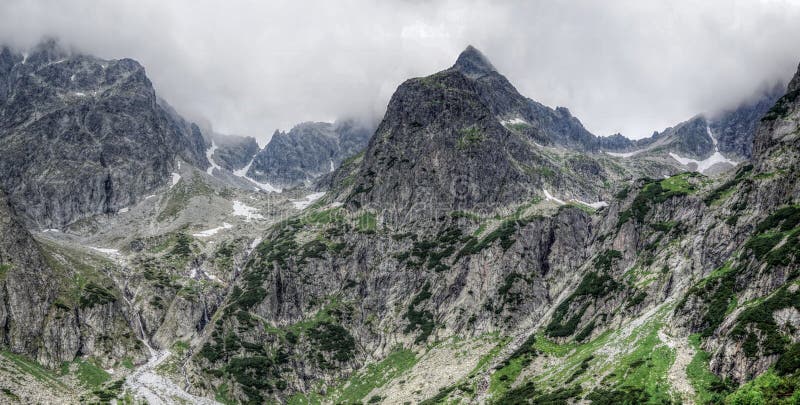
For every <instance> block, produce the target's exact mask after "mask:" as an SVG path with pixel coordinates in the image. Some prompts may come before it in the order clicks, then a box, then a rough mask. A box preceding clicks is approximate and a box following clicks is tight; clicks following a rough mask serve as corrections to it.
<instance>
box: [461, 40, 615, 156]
mask: <svg viewBox="0 0 800 405" xmlns="http://www.w3.org/2000/svg"><path fill="white" fill-rule="evenodd" d="M451 70H456V71H459V72H461V73H463V74H464V75H465V76H466V77H468V78H469V79H471V80H473V81H474V85H475V91H476V92H477V93H478V95H479V97H480V99H481V101H482V102H483V103H484V104H485V105H486V106H487V107H488V108H489V110H490V111H491V112H492V114H493V115H495V116H497V117H499V118H500V119H501V120H503V121H504V122H508V123H511V124H522V125H524V126H526V127H527V128H524V131H525V132H526V134H528V135H529V136H531V137H532V138H533V139H535V140H536V141H537V142H539V143H542V144H545V145H556V146H561V147H566V148H571V149H576V150H584V151H585V150H596V149H597V143H598V142H599V139H602V138H597V137H595V136H594V135H592V134H591V133H590V132H589V131H587V130H586V129H585V128H584V127H583V125H582V124H581V123H580V121H579V120H578V119H577V118H575V117H573V116H572V115H571V114H570V112H569V110H567V109H566V108H564V107H558V108H556V109H552V108H550V107H547V106H545V105H542V104H540V103H537V102H536V101H533V100H531V99H529V98H526V97H523V96H522V95H521V94H519V92H517V89H516V88H514V86H513V85H512V84H511V83H510V82H509V81H508V80H507V79H506V78H505V76H503V75H501V74H500V73H498V72H497V70H496V69H495V68H494V66H492V64H491V62H489V60H488V59H487V58H486V56H484V55H483V54H482V53H481V52H480V51H478V50H477V49H475V48H474V47H472V46H468V47H467V49H466V50H464V52H462V53H461V54H460V55H459V57H458V59H457V60H456V63H455V65H453V67H452V68H451ZM521 129H523V128H521Z"/></svg>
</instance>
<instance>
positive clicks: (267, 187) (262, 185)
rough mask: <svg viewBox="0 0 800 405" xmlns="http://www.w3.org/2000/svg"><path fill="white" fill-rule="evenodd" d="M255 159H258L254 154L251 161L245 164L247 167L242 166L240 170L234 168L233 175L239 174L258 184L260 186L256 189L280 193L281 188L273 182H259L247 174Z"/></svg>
mask: <svg viewBox="0 0 800 405" xmlns="http://www.w3.org/2000/svg"><path fill="white" fill-rule="evenodd" d="M254 160H256V158H255V156H253V158H252V159H250V162H249V163H248V164H247V166H245V167H243V168H241V169H239V170H234V171H233V175H234V176H237V177H241V178H243V179H245V180H247V181H249V182H251V183H253V184H255V185H256V186H258V187H257V188H256V191H258V190H264V191H266V192H272V193H280V192H281V189H280V188H278V187H274V186H273V185H272V184H269V183H259V182H257V181H255V180H253V179H251V178H250V177H248V176H247V172H248V171H249V170H250V166H252V165H253V161H254Z"/></svg>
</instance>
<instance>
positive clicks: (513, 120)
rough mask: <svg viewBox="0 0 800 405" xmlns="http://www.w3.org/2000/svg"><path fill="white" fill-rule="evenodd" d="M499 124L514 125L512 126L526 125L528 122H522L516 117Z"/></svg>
mask: <svg viewBox="0 0 800 405" xmlns="http://www.w3.org/2000/svg"><path fill="white" fill-rule="evenodd" d="M500 123H501V124H503V125H504V126H505V125H514V124H528V121H525V120H523V119H522V118H519V117H516V118H512V119H510V120H501V121H500Z"/></svg>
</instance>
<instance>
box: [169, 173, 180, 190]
mask: <svg viewBox="0 0 800 405" xmlns="http://www.w3.org/2000/svg"><path fill="white" fill-rule="evenodd" d="M179 181H181V175H180V174H178V173H172V185H171V186H170V187H169V188H172V187H175V185H176V184H178V182H179Z"/></svg>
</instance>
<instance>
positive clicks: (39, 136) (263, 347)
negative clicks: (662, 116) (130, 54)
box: [0, 41, 800, 404]
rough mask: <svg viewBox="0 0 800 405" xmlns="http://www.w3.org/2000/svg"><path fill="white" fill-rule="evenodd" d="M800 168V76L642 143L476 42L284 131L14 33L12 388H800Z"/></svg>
mask: <svg viewBox="0 0 800 405" xmlns="http://www.w3.org/2000/svg"><path fill="white" fill-rule="evenodd" d="M798 56H800V55H798ZM254 135H255V134H254ZM798 173H800V71H798V74H797V75H796V76H795V77H794V79H793V80H792V81H791V82H790V83H789V84H788V86H787V87H784V86H776V87H774V88H771V89H770V90H769V91H767V92H765V93H763V94H762V95H760V96H759V97H756V98H753V99H751V100H750V101H747V102H745V103H743V104H741V105H740V106H738V107H736V108H733V109H730V110H728V111H723V112H717V113H713V114H711V113H702V114H698V115H697V116H695V117H693V118H690V119H689V120H687V121H685V122H683V123H679V124H677V125H675V126H673V127H671V128H668V129H666V130H664V131H662V132H660V133H656V134H654V135H653V136H652V137H649V138H645V139H640V140H631V139H628V138H626V137H624V136H622V135H619V134H618V135H614V136H610V137H602V136H596V135H594V134H592V133H591V132H589V131H588V130H587V129H585V128H584V127H583V125H582V124H581V122H580V121H579V120H578V119H577V118H576V117H574V116H572V115H571V114H570V112H569V111H568V110H567V109H566V108H563V107H558V108H550V107H547V106H545V105H543V104H541V103H538V102H536V101H533V100H532V99H529V98H526V97H524V96H522V95H521V94H519V92H518V91H517V90H516V89H515V87H514V86H513V85H512V84H511V83H510V82H509V81H508V80H507V79H506V78H505V77H504V76H503V75H502V74H501V73H500V72H498V70H497V69H496V68H495V67H494V65H493V64H492V63H491V62H490V60H489V58H488V57H487V56H486V55H484V54H483V53H481V52H480V51H479V50H477V49H476V48H474V47H472V46H469V47H467V48H466V49H465V50H464V51H463V52H462V53H461V54H460V55H459V56H458V57H457V59H456V62H455V64H454V65H453V66H452V67H450V68H446V69H444V70H442V71H440V72H438V73H433V74H431V75H429V76H425V77H418V78H411V79H408V80H406V81H405V82H403V83H402V84H400V85H399V87H398V88H397V90H396V91H395V92H394V94H393V95H392V97H391V99H390V101H389V103H388V106H387V107H386V112H385V114H384V116H383V118H382V120H381V121H380V123H379V124H378V125H377V126H376V127H374V128H373V126H371V125H367V124H362V123H360V121H357V120H352V119H340V120H338V121H336V122H334V123H326V122H306V123H301V124H298V125H296V126H295V127H293V128H292V129H291V130H289V131H288V132H282V131H276V132H275V133H274V134H273V135H272V137H271V139H270V140H269V142H268V143H267V144H266V146H265V147H264V148H263V149H259V145H258V143H257V141H256V138H255V137H252V136H250V137H248V136H232V135H225V134H220V133H217V132H215V131H214V130H213V129H211V128H205V127H204V128H203V129H201V127H200V126H198V125H195V124H192V123H190V122H189V121H187V120H185V119H184V118H182V117H181V115H180V114H179V113H178V112H177V111H176V110H174V109H173V108H171V107H170V106H169V105H168V104H167V103H166V102H165V101H163V100H161V99H159V98H158V97H157V96H156V92H155V90H154V89H153V86H152V84H151V83H150V81H149V79H148V78H147V76H146V75H145V71H144V68H143V67H142V66H141V65H139V64H138V63H137V62H135V61H133V60H129V59H121V60H103V59H99V58H96V57H93V56H90V55H85V54H80V53H75V52H68V51H65V50H63V49H62V48H61V47H59V46H58V45H57V43H56V42H54V41H46V42H44V43H42V44H41V45H39V46H38V47H36V48H35V49H32V50H28V51H25V52H23V51H20V50H13V49H11V48H3V51H2V53H0V175H1V176H0V399H1V400H2V401H0V402H4V403H5V402H12V401H17V402H21V403H126V404H127V403H151V404H163V403H201V404H213V403H223V404H229V403H248V404H250V403H252V404H261V403H290V404H339V403H347V404H350V403H386V404H417V403H419V404H439V403H470V404H471V403H477V404H484V403H488V404H522V403H534V404H578V403H581V404H583V403H587V404H589V403H591V404H610V403H622V404H640V403H648V404H671V403H692V404H720V403H726V404H793V403H798V401H800V391H798V387H800V343H798V342H800V182H798V179H800V176H798Z"/></svg>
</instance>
